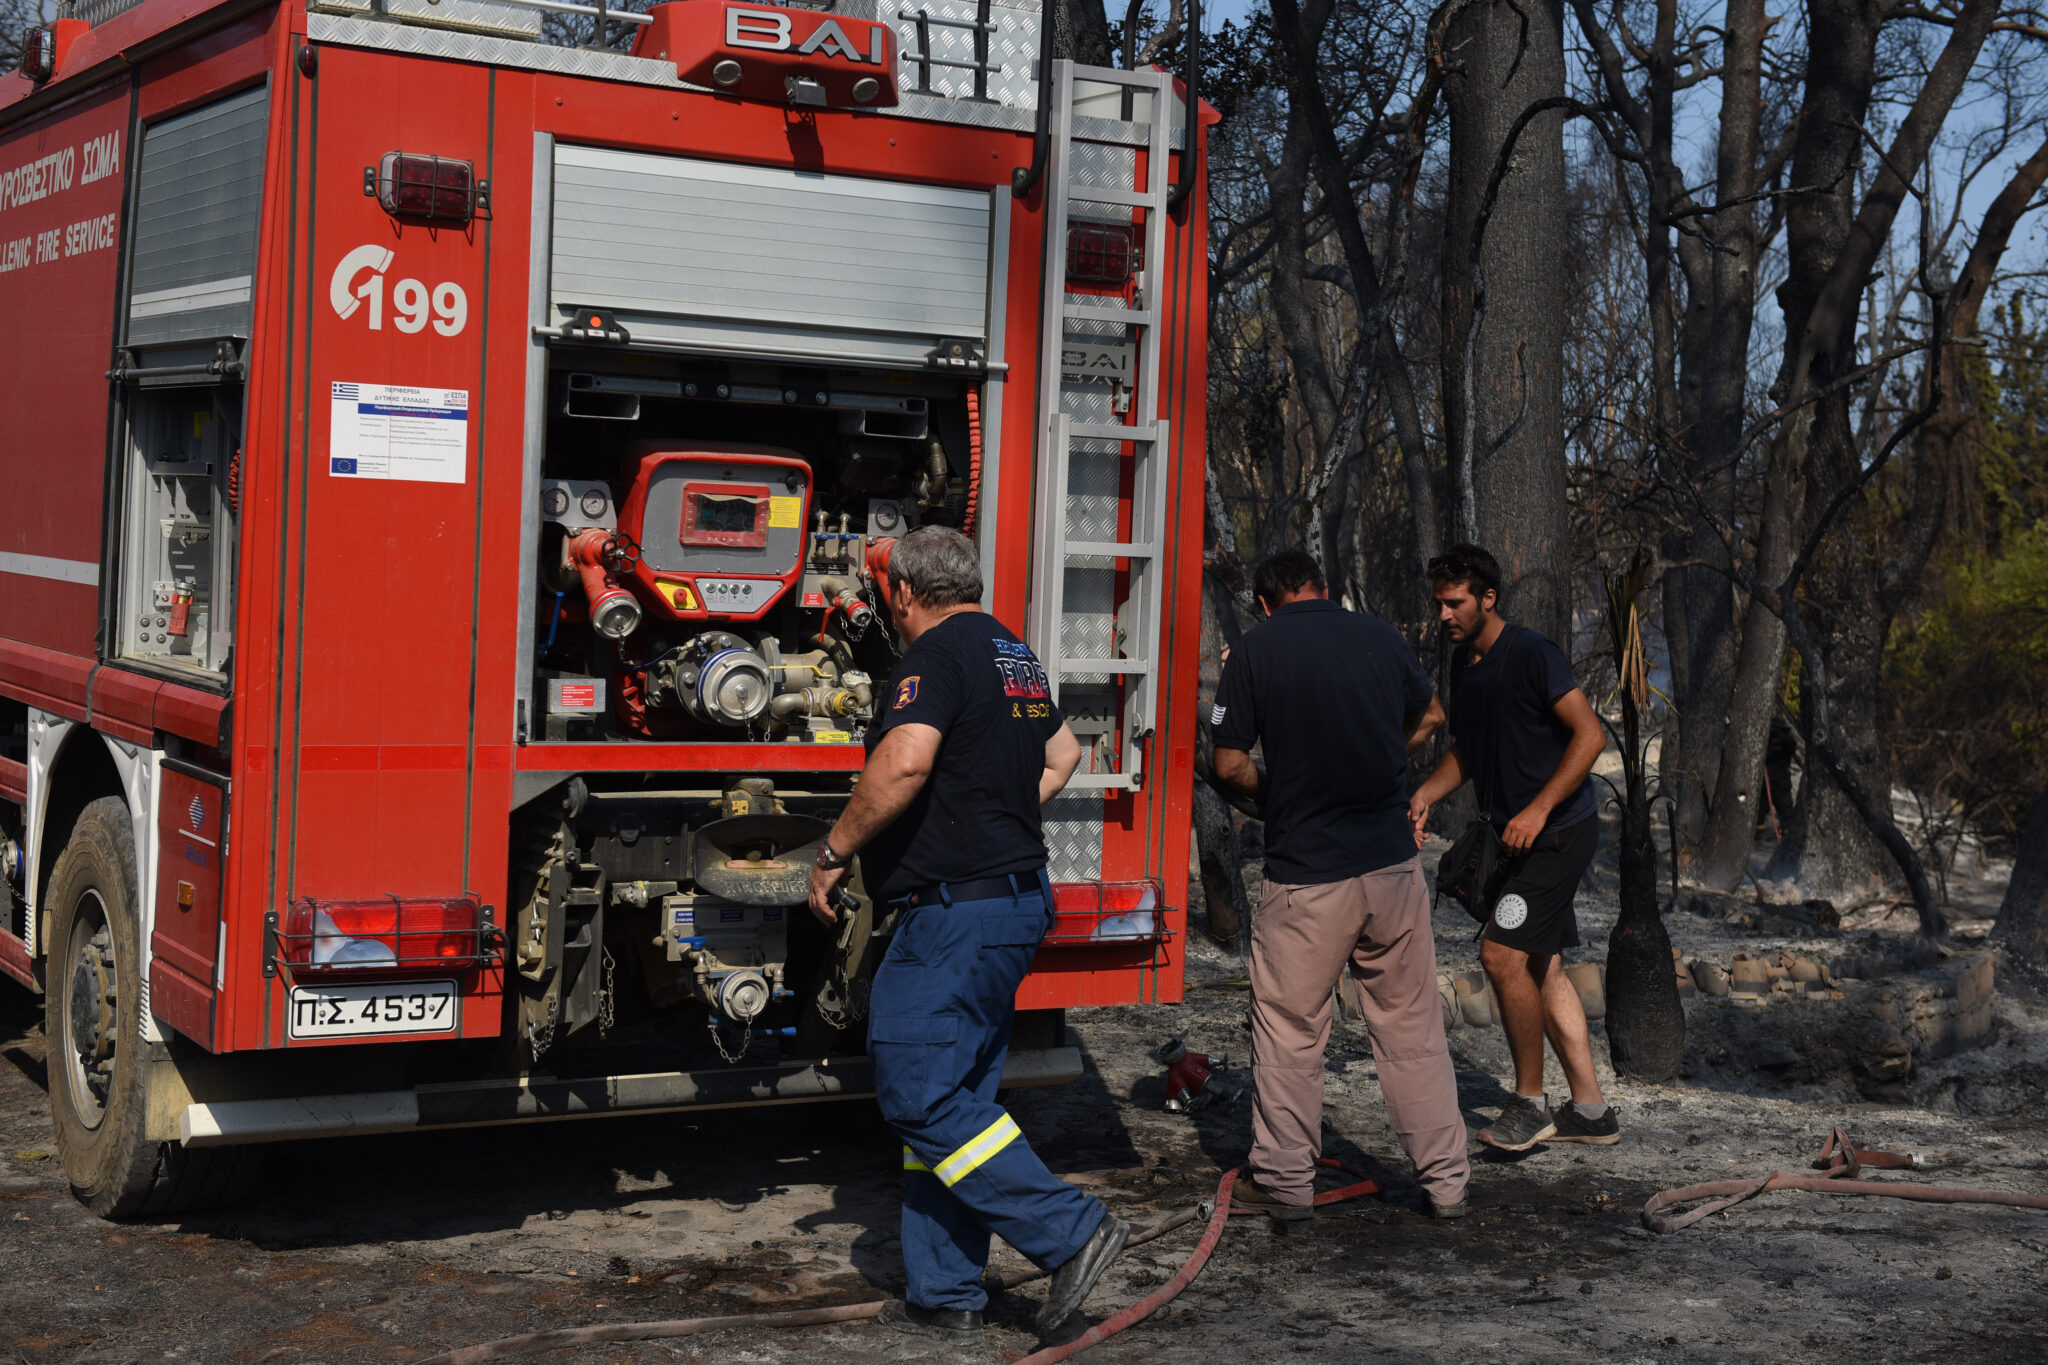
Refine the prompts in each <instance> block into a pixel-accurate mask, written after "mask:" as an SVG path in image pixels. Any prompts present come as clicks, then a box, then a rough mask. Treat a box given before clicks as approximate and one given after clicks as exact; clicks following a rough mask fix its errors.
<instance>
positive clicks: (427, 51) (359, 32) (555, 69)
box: [306, 14, 703, 90]
mask: <svg viewBox="0 0 2048 1365" xmlns="http://www.w3.org/2000/svg"><path fill="white" fill-rule="evenodd" d="M306 37H307V38H308V39H310V40H312V41H313V42H316V43H338V44H340V45H341V46H343V47H368V48H376V49H378V50H380V51H384V52H403V53H406V54H408V55H410V56H415V57H441V58H445V59H446V60H449V61H456V62H480V63H483V64H484V65H487V66H509V67H516V68H518V69H519V70H522V71H548V72H552V73H554V74H556V75H561V76H589V77H592V78H593V79H596V80H601V81H625V82H629V83H631V84H634V85H658V86H664V87H666V88H667V89H670V90H701V89H703V87H702V86H695V85H687V84H685V83H684V82H683V81H682V80H680V79H678V78H677V76H676V67H675V63H674V62H658V61H654V60H652V59H651V58H646V57H628V56H626V55H625V54H624V53H622V52H600V51H597V50H596V49H594V48H587V47H554V46H551V45H549V44H547V43H528V42H521V41H520V40H519V39H516V38H492V37H488V36H486V35H484V34H481V33H454V32H450V31H449V30H447V29H434V28H421V27H418V26H415V25H411V24H394V23H389V22H387V21H384V20H381V19H348V18H343V17H342V16H340V15H333V14H309V15H307V16H306Z"/></svg>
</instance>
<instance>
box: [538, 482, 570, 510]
mask: <svg viewBox="0 0 2048 1365" xmlns="http://www.w3.org/2000/svg"><path fill="white" fill-rule="evenodd" d="M540 510H541V511H542V512H544V513H546V514H547V515H548V516H551V517H559V516H561V515H562V514H563V513H564V512H566V511H568V510H569V490H568V489H566V488H564V487H562V485H560V484H558V483H551V484H549V485H548V486H547V487H546V488H543V489H542V490H541V494H540Z"/></svg>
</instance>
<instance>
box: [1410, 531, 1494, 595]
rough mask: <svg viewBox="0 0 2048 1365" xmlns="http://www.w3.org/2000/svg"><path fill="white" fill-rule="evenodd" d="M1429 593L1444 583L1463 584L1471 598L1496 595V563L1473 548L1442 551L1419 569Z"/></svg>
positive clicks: (1477, 548) (1457, 546)
mask: <svg viewBox="0 0 2048 1365" xmlns="http://www.w3.org/2000/svg"><path fill="white" fill-rule="evenodd" d="M1423 572H1424V573H1426V574H1428V575H1429V586H1430V588H1431V589H1432V590H1434V589H1437V588H1441V587H1443V586H1444V585H1445V584H1447V583H1463V584H1465V585H1467V586H1468V587H1470V588H1471V589H1472V595H1473V596H1474V597H1484V596H1486V594H1488V593H1490V592H1492V593H1497V592H1499V591H1500V562H1499V561H1498V560H1496V559H1495V558H1494V557H1493V556H1492V555H1490V554H1488V553H1487V552H1486V551H1485V550H1482V549H1480V548H1479V547H1478V546H1477V545H1466V544H1462V543H1460V544H1457V545H1453V546H1451V547H1450V548H1449V549H1447V550H1445V551H1444V552H1443V553H1442V554H1440V555H1438V556H1437V557H1436V558H1435V559H1432V560H1430V561H1429V564H1428V565H1427V566H1426V567H1425V568H1424V569H1423Z"/></svg>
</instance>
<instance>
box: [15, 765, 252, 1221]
mask: <svg viewBox="0 0 2048 1365" xmlns="http://www.w3.org/2000/svg"><path fill="white" fill-rule="evenodd" d="M135 878H136V872H135V833H134V827H133V825H132V824H131V823H130V821H129V817H128V807H127V806H126V805H125V804H123V803H122V801H121V800H120V799H119V798H118V797H102V798H101V799H100V800H97V801H95V802H93V803H92V804H91V805H89V806H87V807H86V808H85V810H84V812H83V813H82V814H80V816H79V818H78V824H77V826H76V827H75V828H74V829H73V831H72V834H71V842H70V843H68V844H67V845H65V848H64V853H63V856H62V857H60V858H59V859H58V860H57V866H56V868H55V870H54V871H53V872H52V873H51V876H50V891H49V898H48V900H47V901H46V902H45V903H46V904H47V905H48V906H49V909H50V955H49V959H48V963H47V979H48V981H49V990H48V992H47V994H46V995H45V996H44V1020H43V1030H44V1036H45V1037H46V1038H48V1039H49V1075H50V1114H51V1118H52V1119H53V1120H54V1121H55V1125H56V1129H57V1153H58V1155H59V1156H60V1157H61V1158H62V1159H63V1162H64V1174H65V1175H66V1176H67V1177H69V1179H70V1181H71V1191H72V1193H73V1194H75V1195H77V1196H78V1198H79V1200H80V1201H81V1202H82V1203H84V1204H85V1206H86V1207H87V1208H89V1209H91V1210H92V1211H93V1212H94V1213H97V1214H99V1215H100V1216H101V1217H103V1218H132V1217H135V1216H136V1215H138V1214H149V1213H169V1212H173V1211H176V1210H179V1209H187V1208H193V1207H197V1206H198V1205H200V1204H216V1203H225V1202H231V1201H232V1200H233V1199H235V1198H237V1197H240V1196H242V1195H245V1194H247V1193H248V1191H249V1189H250V1188H251V1187H252V1186H253V1184H254V1182H255V1179H256V1178H257V1176H258V1174H259V1172H260V1167H261V1161H262V1155H263V1154H262V1151H261V1149H260V1148H250V1149H245V1148H236V1147H224V1148H219V1149H207V1150H203V1151H193V1150H189V1149H187V1148H185V1147H182V1146H180V1145H179V1144H178V1143H175V1142H151V1141H149V1140H147V1139H146V1138H145V1137H144V1136H143V1132H144V1124H145V1121H146V1119H147V1116H148V1113H149V1104H148V1099H149V1096H148V1089H147V1087H148V1084H149V1076H150V1071H151V1068H150V1066H149V1065H148V1062H149V1061H150V1060H151V1055H152V1053H154V1054H155V1055H159V1056H160V1055H162V1044H156V1045H154V1047H153V1046H152V1045H151V1044H149V1043H146V1042H144V1041H143V1039H142V933H141V920H140V916H139V915H138V914H137V912H136V907H137V904H138V902H137V897H136V889H135Z"/></svg>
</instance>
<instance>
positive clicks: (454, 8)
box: [382, 0, 540, 41]
mask: <svg viewBox="0 0 2048 1365" xmlns="http://www.w3.org/2000/svg"><path fill="white" fill-rule="evenodd" d="M382 3H383V6H384V13H385V14H386V15H387V16H388V17H390V18H393V19H396V20H399V21H400V22H401V23H407V24H424V25H426V26H427V27H429V28H447V29H454V30H456V31H457V32H461V33H486V34H490V35H492V36H494V37H498V38H523V39H526V40H528V41H532V40H534V39H537V38H539V37H540V11H539V10H537V9H528V8H526V7H525V6H523V5H501V4H494V3H492V0H382Z"/></svg>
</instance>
